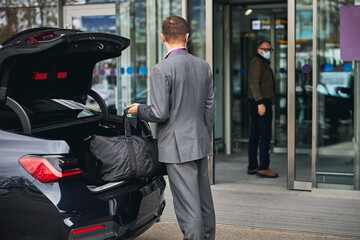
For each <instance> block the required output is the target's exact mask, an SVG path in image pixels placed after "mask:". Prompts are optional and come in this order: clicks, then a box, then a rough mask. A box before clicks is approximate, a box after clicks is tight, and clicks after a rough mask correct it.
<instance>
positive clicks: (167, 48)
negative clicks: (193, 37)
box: [165, 42, 185, 52]
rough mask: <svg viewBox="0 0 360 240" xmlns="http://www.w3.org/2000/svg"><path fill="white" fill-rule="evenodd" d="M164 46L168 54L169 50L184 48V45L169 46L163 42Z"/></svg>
mask: <svg viewBox="0 0 360 240" xmlns="http://www.w3.org/2000/svg"><path fill="white" fill-rule="evenodd" d="M165 46H166V50H167V51H168V52H170V51H171V50H173V49H175V48H184V47H185V43H174V44H169V43H167V42H165Z"/></svg>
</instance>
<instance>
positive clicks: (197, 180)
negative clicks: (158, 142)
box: [166, 158, 215, 240]
mask: <svg viewBox="0 0 360 240" xmlns="http://www.w3.org/2000/svg"><path fill="white" fill-rule="evenodd" d="M166 169H167V172H168V177H169V182H170V189H171V193H172V195H173V199H174V200H173V201H174V208H175V214H176V218H177V220H178V222H179V225H180V228H181V231H182V233H183V234H184V240H204V239H209V240H214V239H215V211H214V205H213V200H212V195H211V189H210V183H209V177H208V161H207V158H203V159H199V160H195V161H190V162H186V163H179V164H177V163H166Z"/></svg>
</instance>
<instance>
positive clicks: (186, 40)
mask: <svg viewBox="0 0 360 240" xmlns="http://www.w3.org/2000/svg"><path fill="white" fill-rule="evenodd" d="M188 40H189V33H187V34H186V35H185V43H187V42H188Z"/></svg>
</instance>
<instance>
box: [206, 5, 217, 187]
mask: <svg viewBox="0 0 360 240" xmlns="http://www.w3.org/2000/svg"><path fill="white" fill-rule="evenodd" d="M205 11H206V12H205V14H206V15H205V21H206V22H205V26H206V29H205V31H206V61H207V62H208V63H209V65H210V67H211V71H212V72H214V71H213V29H214V24H213V20H214V15H213V1H212V0H206V2H205ZM211 142H212V145H214V131H213V133H212V139H211ZM208 169H209V179H210V183H211V184H214V183H215V164H214V157H213V156H209V163H208Z"/></svg>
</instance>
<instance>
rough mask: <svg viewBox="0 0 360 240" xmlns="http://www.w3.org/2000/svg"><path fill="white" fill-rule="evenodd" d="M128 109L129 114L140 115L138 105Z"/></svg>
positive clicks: (135, 104)
mask: <svg viewBox="0 0 360 240" xmlns="http://www.w3.org/2000/svg"><path fill="white" fill-rule="evenodd" d="M127 107H128V108H129V110H128V113H130V114H132V115H138V107H139V104H138V103H133V104H131V105H129V106H127Z"/></svg>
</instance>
